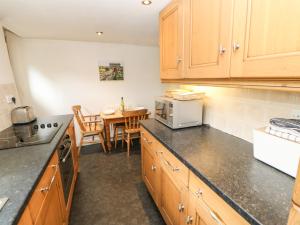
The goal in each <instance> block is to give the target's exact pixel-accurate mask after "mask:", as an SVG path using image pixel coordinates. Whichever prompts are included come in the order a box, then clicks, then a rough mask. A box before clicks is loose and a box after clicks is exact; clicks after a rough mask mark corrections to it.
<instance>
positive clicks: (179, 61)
mask: <svg viewBox="0 0 300 225" xmlns="http://www.w3.org/2000/svg"><path fill="white" fill-rule="evenodd" d="M176 61H177V64H179V63H181V62H182V61H183V59H182V58H181V57H179V56H177V58H176Z"/></svg>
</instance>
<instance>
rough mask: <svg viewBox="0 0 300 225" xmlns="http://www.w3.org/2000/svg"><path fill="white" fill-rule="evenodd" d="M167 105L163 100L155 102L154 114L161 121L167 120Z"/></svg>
mask: <svg viewBox="0 0 300 225" xmlns="http://www.w3.org/2000/svg"><path fill="white" fill-rule="evenodd" d="M167 113H168V112H167V107H166V104H165V103H163V102H156V103H155V114H156V116H157V117H158V118H159V119H161V120H163V121H165V122H166V121H167Z"/></svg>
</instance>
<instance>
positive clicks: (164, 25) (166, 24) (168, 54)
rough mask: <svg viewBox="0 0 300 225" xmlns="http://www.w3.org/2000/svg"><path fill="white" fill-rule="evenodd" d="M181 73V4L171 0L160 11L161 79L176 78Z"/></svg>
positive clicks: (180, 0) (180, 75) (178, 0)
mask: <svg viewBox="0 0 300 225" xmlns="http://www.w3.org/2000/svg"><path fill="white" fill-rule="evenodd" d="M182 73H183V4H182V0H174V1H172V2H171V3H170V4H169V5H168V6H167V7H166V8H165V9H164V10H163V11H162V12H161V13H160V75H161V79H178V78H181V77H182Z"/></svg>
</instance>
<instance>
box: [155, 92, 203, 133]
mask: <svg viewBox="0 0 300 225" xmlns="http://www.w3.org/2000/svg"><path fill="white" fill-rule="evenodd" d="M202 114H203V100H201V99H195V100H188V101H179V100H175V99H172V98H168V97H159V98H157V99H156V101H155V115H154V117H155V119H156V120H158V121H160V122H162V123H163V124H165V125H167V126H168V127H170V128H172V129H178V128H184V127H193V126H199V125H202Z"/></svg>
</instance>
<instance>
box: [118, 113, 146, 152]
mask: <svg viewBox="0 0 300 225" xmlns="http://www.w3.org/2000/svg"><path fill="white" fill-rule="evenodd" d="M123 116H124V118H125V135H126V138H125V141H126V143H127V156H129V154H130V144H131V143H132V139H133V138H140V121H141V120H145V119H147V116H148V115H147V109H141V110H135V111H125V112H123ZM134 135H135V136H134Z"/></svg>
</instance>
